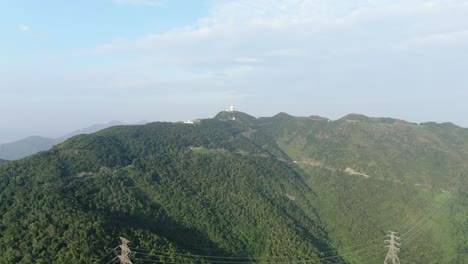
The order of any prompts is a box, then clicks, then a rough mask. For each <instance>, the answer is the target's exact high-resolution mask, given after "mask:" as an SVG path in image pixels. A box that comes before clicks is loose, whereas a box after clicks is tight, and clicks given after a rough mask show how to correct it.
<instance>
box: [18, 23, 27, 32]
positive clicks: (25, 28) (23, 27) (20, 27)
mask: <svg viewBox="0 0 468 264" xmlns="http://www.w3.org/2000/svg"><path fill="white" fill-rule="evenodd" d="M29 29H30V28H29V26H28V25H23V24H19V25H18V30H19V31H22V32H26V31H29Z"/></svg>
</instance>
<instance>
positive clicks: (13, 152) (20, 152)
mask: <svg viewBox="0 0 468 264" xmlns="http://www.w3.org/2000/svg"><path fill="white" fill-rule="evenodd" d="M146 123H147V122H146V121H140V122H138V123H135V124H132V125H142V124H146ZM120 125H129V124H127V123H123V122H120V121H115V120H114V121H111V122H109V123H107V124H94V125H92V126H90V127H87V128H84V129H80V130H77V131H74V132H71V133H69V134H66V135H64V136H62V137H60V138H48V137H41V136H31V137H27V138H24V139H21V140H18V141H15V142H11V143H5V144H2V145H0V159H5V160H18V159H22V158H24V157H26V156H29V155H32V154H36V153H38V152H40V151H44V150H48V149H50V148H51V147H52V146H54V145H56V144H58V143H61V142H63V141H65V140H67V139H69V138H71V137H73V136H76V135H80V134H91V133H94V132H97V131H99V130H102V129H105V128H108V127H112V126H120Z"/></svg>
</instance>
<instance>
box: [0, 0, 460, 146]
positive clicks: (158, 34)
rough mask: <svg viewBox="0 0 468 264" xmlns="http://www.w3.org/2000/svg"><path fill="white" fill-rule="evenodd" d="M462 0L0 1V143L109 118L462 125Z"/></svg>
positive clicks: (128, 119)
mask: <svg viewBox="0 0 468 264" xmlns="http://www.w3.org/2000/svg"><path fill="white" fill-rule="evenodd" d="M467 18H468V1H465V0H458V1H457V0H434V1H425V0H219V1H214V0H193V1H191V0H79V1H62V0H55V1H52V0H42V1H37V0H29V1H26V0H14V1H11V0H0V32H1V33H2V37H1V41H0V111H1V116H2V119H1V122H0V143H3V142H6V141H11V140H15V139H19V138H22V137H25V136H29V135H43V136H60V135H63V134H65V133H67V132H70V131H72V130H75V129H78V128H83V127H86V126H89V125H91V124H93V123H103V122H108V121H110V120H113V119H116V120H121V121H127V122H132V121H133V122H135V121H139V120H148V121H154V120H171V121H172V120H181V119H193V118H197V117H211V116H213V115H214V114H216V113H217V112H218V111H219V110H221V109H224V108H225V107H226V106H228V105H234V106H236V107H237V108H238V109H240V110H242V111H245V112H248V113H250V114H252V115H254V116H271V115H274V114H276V113H277V112H280V111H284V112H288V113H290V114H294V115H314V114H318V115H322V116H325V117H328V118H331V119H337V118H339V117H341V116H343V115H346V114H348V113H362V114H365V115H369V116H389V117H396V118H401V119H406V120H409V121H414V122H423V121H429V120H430V121H439V122H442V121H451V122H454V123H456V124H458V125H461V126H464V127H468V115H467V114H468V19H467Z"/></svg>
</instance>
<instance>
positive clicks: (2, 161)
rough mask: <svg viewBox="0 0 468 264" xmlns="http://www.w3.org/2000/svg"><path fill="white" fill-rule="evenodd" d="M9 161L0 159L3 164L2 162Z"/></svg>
mask: <svg viewBox="0 0 468 264" xmlns="http://www.w3.org/2000/svg"><path fill="white" fill-rule="evenodd" d="M7 161H8V160H3V159H0V164H1V163H5V162H7Z"/></svg>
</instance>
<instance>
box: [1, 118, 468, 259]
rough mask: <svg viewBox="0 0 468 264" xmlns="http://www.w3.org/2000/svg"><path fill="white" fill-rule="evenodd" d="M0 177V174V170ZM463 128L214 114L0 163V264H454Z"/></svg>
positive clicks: (464, 193) (78, 140) (461, 225)
mask: <svg viewBox="0 0 468 264" xmlns="http://www.w3.org/2000/svg"><path fill="white" fill-rule="evenodd" d="M0 163H1V161H0ZM467 167H468V129H463V128H460V127H457V126H455V125H453V124H448V123H446V124H436V123H425V124H413V123H408V122H405V121H402V120H396V119H388V118H385V119H383V118H369V117H365V116H361V115H349V116H346V117H344V118H342V119H340V120H337V121H330V120H328V119H326V118H321V117H293V116H290V115H288V114H285V113H281V114H278V115H276V116H273V117H268V118H258V119H257V118H255V117H252V116H249V115H248V114H245V113H241V112H234V113H230V112H221V113H219V114H218V115H216V116H215V117H214V118H213V119H204V120H201V121H200V122H199V123H196V124H182V123H150V124H147V125H144V126H143V125H142V126H116V127H112V128H108V129H105V130H102V131H99V132H97V133H94V134H91V135H80V136H75V137H73V138H71V139H69V140H67V141H65V142H64V143H61V144H59V145H56V146H54V147H53V148H52V149H51V150H49V151H45V152H41V153H39V154H36V155H33V156H29V157H27V158H24V159H22V160H19V161H14V162H6V163H3V164H2V165H0V201H1V203H0V219H1V221H0V249H1V250H2V251H3V254H2V256H0V263H113V261H115V260H116V256H117V254H119V250H118V249H116V246H117V245H118V244H119V243H120V240H119V237H125V238H127V239H128V240H130V241H131V242H130V243H129V246H130V248H131V250H132V252H133V253H132V254H131V255H130V257H131V259H132V262H133V263H381V262H383V259H384V258H385V254H386V250H387V249H386V248H385V243H384V239H385V235H386V234H387V233H388V231H396V232H398V234H399V235H400V236H401V252H400V259H401V261H402V262H403V263H467V262H468V256H467V254H466V253H467V250H468V242H467V237H468V236H467V234H468V220H467V219H468V188H467V187H468V183H467V182H466V176H467Z"/></svg>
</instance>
